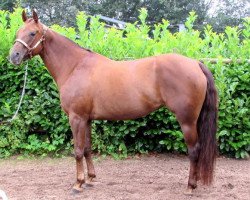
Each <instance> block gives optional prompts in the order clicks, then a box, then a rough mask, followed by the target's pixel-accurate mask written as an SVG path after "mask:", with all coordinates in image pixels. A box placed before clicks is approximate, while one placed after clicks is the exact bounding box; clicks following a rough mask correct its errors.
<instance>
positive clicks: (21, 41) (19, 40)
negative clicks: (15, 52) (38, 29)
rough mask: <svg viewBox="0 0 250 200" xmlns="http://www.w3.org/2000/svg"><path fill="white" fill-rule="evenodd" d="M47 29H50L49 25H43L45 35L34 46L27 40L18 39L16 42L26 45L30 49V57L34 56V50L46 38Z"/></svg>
mask: <svg viewBox="0 0 250 200" xmlns="http://www.w3.org/2000/svg"><path fill="white" fill-rule="evenodd" d="M47 30H48V28H47V27H43V35H42V37H41V38H40V39H39V40H38V41H37V43H36V44H35V45H34V46H33V47H30V46H29V45H28V44H27V43H26V42H24V41H23V40H21V39H16V40H15V42H20V43H21V44H22V45H23V46H25V47H26V48H27V49H28V55H29V58H32V56H33V55H32V51H33V50H34V49H36V48H37V47H38V45H39V44H41V43H42V42H43V41H44V40H45V34H46V32H47Z"/></svg>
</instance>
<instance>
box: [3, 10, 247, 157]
mask: <svg viewBox="0 0 250 200" xmlns="http://www.w3.org/2000/svg"><path fill="white" fill-rule="evenodd" d="M146 16H147V11H146V10H144V9H142V10H141V14H140V16H139V22H137V23H135V24H128V26H127V27H126V29H125V30H124V31H121V30H117V29H114V28H111V29H107V28H104V24H103V23H101V22H99V20H98V18H97V17H91V20H90V24H89V25H88V23H87V22H88V20H87V18H88V16H86V15H85V14H84V13H79V15H78V16H77V19H76V20H77V26H78V27H77V28H76V29H75V28H65V27H60V26H58V25H54V26H52V27H51V28H52V29H54V30H55V31H57V32H60V33H61V34H63V35H65V36H66V37H69V38H70V39H72V40H74V41H76V42H77V43H78V44H79V45H81V46H83V47H86V48H90V49H92V50H93V51H95V52H98V53H100V54H103V55H105V56H107V57H109V58H112V59H116V60H122V59H128V58H130V59H132V58H141V57H146V56H151V55H158V54H162V53H168V52H177V53H180V54H183V55H186V56H188V57H192V58H196V59H200V58H218V59H219V60H220V59H222V58H231V59H233V60H235V61H236V60H237V59H241V60H242V61H243V62H242V63H240V64H239V63H237V62H233V63H231V64H227V65H226V64H223V63H222V61H219V62H218V63H217V64H209V63H206V65H207V66H208V67H209V68H210V70H211V71H212V72H213V74H214V77H215V81H216V85H217V88H218V91H219V96H220V107H219V129H218V132H217V137H218V141H219V150H220V152H221V153H222V154H226V155H230V156H234V157H237V158H245V157H248V152H249V150H250V121H249V116H250V113H249V100H250V97H249V96H250V89H249V88H250V87H249V80H250V77H249V63H247V62H246V61H245V62H244V60H246V59H249V55H250V19H249V18H248V19H246V20H245V22H244V27H243V29H242V30H239V29H238V28H236V27H227V28H226V30H225V33H224V34H217V33H215V32H213V30H212V27H211V26H209V25H208V26H206V27H205V28H204V31H203V32H202V33H201V32H199V31H197V30H194V29H193V24H194V23H195V19H196V17H197V16H196V15H195V13H190V16H189V18H188V19H187V21H186V23H185V25H186V31H183V32H179V33H175V34H172V33H171V32H169V30H168V29H167V27H168V26H169V22H168V21H167V20H163V21H162V23H161V24H155V25H154V27H149V26H147V24H146ZM21 24H22V21H21V9H16V10H15V11H14V12H13V13H9V12H6V11H0V36H1V37H0V74H1V75H0V91H1V93H0V120H5V119H9V118H11V116H12V115H13V113H14V112H15V110H16V106H17V104H18V101H19V98H20V93H21V90H22V85H23V75H24V65H22V66H19V67H16V66H13V65H11V64H10V63H9V62H8V60H7V56H8V52H9V49H10V47H11V46H12V44H13V40H14V38H15V32H16V30H17V29H18V28H19V26H20V25H21ZM87 25H88V27H86V26H87ZM79 37H80V39H77V40H76V39H75V38H79ZM28 65H29V68H28V82H27V89H26V95H25V97H24V101H23V104H22V107H21V110H20V113H19V115H18V117H17V119H16V120H15V121H14V122H13V123H12V124H9V125H1V126H0V157H6V156H10V155H13V154H17V153H22V154H30V153H31V154H38V155H47V154H53V155H60V154H62V153H63V152H66V153H67V152H69V151H71V150H72V136H71V131H70V127H69V125H68V121H67V117H66V116H65V115H64V113H63V112H62V111H61V109H60V102H59V98H58V93H57V89H56V86H55V83H54V82H53V80H52V78H51V76H50V75H49V74H48V72H47V70H46V68H45V66H44V64H43V63H42V62H41V60H40V59H39V58H37V59H32V60H31V61H29V63H28ZM92 130H93V133H92V143H93V150H95V151H96V152H100V153H103V154H111V155H113V156H115V157H117V156H120V157H123V156H124V157H125V156H127V154H128V153H137V152H140V153H143V152H148V151H159V152H161V151H178V152H186V146H185V144H184V142H183V135H182V133H181V131H180V127H179V125H178V123H177V122H176V120H175V117H174V116H173V115H172V114H171V113H170V112H168V111H167V110H166V109H164V108H162V109H160V110H158V111H156V112H154V113H151V114H150V115H148V116H147V117H144V118H141V119H138V120H133V121H115V122H110V121H95V122H94V123H93V128H92Z"/></svg>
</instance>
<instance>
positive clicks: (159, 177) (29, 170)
mask: <svg viewBox="0 0 250 200" xmlns="http://www.w3.org/2000/svg"><path fill="white" fill-rule="evenodd" d="M94 163H95V168H96V173H97V178H96V180H95V182H93V184H92V185H85V186H84V192H83V193H81V194H77V195H75V194H72V192H71V187H72V185H73V183H74V181H75V161H74V159H73V158H69V157H67V158H61V159H49V158H46V159H38V160H26V159H25V160H17V159H9V160H2V161H1V162H0V190H3V191H5V193H6V194H7V196H8V198H9V199H10V200H11V199H12V200H19V199H20V200H26V199H30V200H37V199H44V200H50V199H54V200H64V199H65V200H66V199H67V200H68V199H87V200H92V199H93V200H105V199H108V200H136V199H138V200H142V199H143V200H150V199H152V200H167V199H175V200H179V199H181V200H184V199H192V200H198V199H199V200H200V199H211V200H216V199H218V200H219V199H220V200H221V199H245V200H249V199H250V160H234V159H227V158H219V159H218V160H217V165H216V176H215V181H214V184H213V185H212V186H211V187H204V186H201V185H200V184H199V185H198V188H197V189H196V190H195V192H194V194H193V195H192V196H186V195H184V194H183V191H184V190H185V188H186V183H187V178H188V167H189V162H188V159H187V157H185V156H175V155H169V154H161V155H157V156H142V157H137V158H133V159H126V160H118V161H117V160H113V159H111V158H105V159H102V158H96V159H95V162H94ZM0 199H1V198H0Z"/></svg>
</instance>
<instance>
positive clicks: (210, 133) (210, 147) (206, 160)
mask: <svg viewBox="0 0 250 200" xmlns="http://www.w3.org/2000/svg"><path fill="white" fill-rule="evenodd" d="M199 65H200V68H201V70H202V71H203V73H204V74H205V76H206V78H207V91H206V97H205V100H204V102H203V105H202V109H201V112H200V115H199V118H198V123H197V131H198V135H199V139H198V142H199V147H200V149H199V151H200V152H199V157H198V163H197V167H198V176H199V177H200V179H201V181H202V183H203V184H206V185H210V184H211V183H212V181H213V172H214V165H215V159H216V155H217V142H216V131H217V113H218V109H217V106H218V105H217V101H218V100H217V98H218V97H217V90H216V88H215V84H214V78H213V75H212V73H211V72H210V71H209V69H208V68H207V67H206V66H205V65H204V64H202V63H199Z"/></svg>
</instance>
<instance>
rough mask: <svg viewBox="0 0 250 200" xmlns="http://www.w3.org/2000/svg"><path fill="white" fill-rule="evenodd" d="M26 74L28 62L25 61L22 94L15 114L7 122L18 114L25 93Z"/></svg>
mask: <svg viewBox="0 0 250 200" xmlns="http://www.w3.org/2000/svg"><path fill="white" fill-rule="evenodd" d="M27 75H28V62H27V63H26V66H25V74H24V82H23V90H22V94H21V97H20V100H19V103H18V106H17V110H16V112H15V114H14V115H13V117H12V118H11V119H9V120H7V122H9V123H10V122H12V121H13V120H14V119H15V118H16V116H17V114H18V112H19V110H20V108H21V104H22V101H23V97H24V94H25V88H26V82H27Z"/></svg>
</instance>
